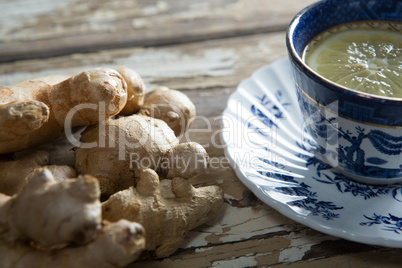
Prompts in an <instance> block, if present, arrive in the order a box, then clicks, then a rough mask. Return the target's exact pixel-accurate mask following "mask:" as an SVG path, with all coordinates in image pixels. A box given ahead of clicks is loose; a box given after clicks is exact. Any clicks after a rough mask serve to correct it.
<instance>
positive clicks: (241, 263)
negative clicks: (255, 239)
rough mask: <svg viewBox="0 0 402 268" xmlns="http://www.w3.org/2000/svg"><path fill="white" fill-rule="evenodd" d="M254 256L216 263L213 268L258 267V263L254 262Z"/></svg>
mask: <svg viewBox="0 0 402 268" xmlns="http://www.w3.org/2000/svg"><path fill="white" fill-rule="evenodd" d="M253 255H254V254H253ZM253 255H248V256H244V257H239V258H232V259H229V260H221V261H214V262H213V263H212V266H211V267H219V268H226V267H227V268H232V267H255V266H257V265H258V263H257V262H256V261H255V260H254V256H253Z"/></svg>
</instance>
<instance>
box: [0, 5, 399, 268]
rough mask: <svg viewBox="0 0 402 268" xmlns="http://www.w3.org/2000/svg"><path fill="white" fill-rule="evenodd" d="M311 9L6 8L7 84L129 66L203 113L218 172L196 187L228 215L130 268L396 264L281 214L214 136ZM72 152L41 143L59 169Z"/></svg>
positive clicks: (196, 134) (391, 256) (201, 137)
mask: <svg viewBox="0 0 402 268" xmlns="http://www.w3.org/2000/svg"><path fill="white" fill-rule="evenodd" d="M312 2H313V1H311V0H303V1H298V0H286V1H285V0H284V1H275V0H215V1H212V0H208V1H198V2H196V1H184V0H170V1H168V0H164V1H157V0H136V1H133V0H114V1H105V0H89V1H75V0H66V1H53V0H33V1H29V0H13V1H0V9H1V10H2V11H3V13H2V16H1V17H0V33H1V34H0V84H1V85H12V84H15V83H17V82H19V81H22V80H26V79H31V78H35V77H41V76H47V75H51V74H63V75H73V74H76V73H78V72H80V71H82V70H86V69H89V68H93V67H101V66H104V67H113V66H118V65H125V66H128V67H131V68H133V69H135V70H136V71H137V72H138V73H139V74H140V75H141V76H142V77H143V79H144V80H145V82H146V85H147V87H148V89H150V90H151V89H153V88H155V87H156V86H160V85H164V86H168V87H171V88H174V89H178V90H180V91H182V92H184V93H185V94H187V95H188V96H189V97H190V99H191V100H192V101H193V102H194V104H195V105H196V108H197V114H198V116H199V117H197V119H196V120H195V121H194V123H193V125H192V129H191V131H190V133H189V135H188V136H189V138H190V139H191V140H193V141H196V142H199V143H200V144H202V145H203V146H204V147H205V148H206V149H207V151H208V153H209V155H210V156H211V158H214V159H215V160H216V161H218V162H220V163H221V166H214V165H211V167H210V168H209V170H208V172H207V174H204V175H202V176H200V177H199V178H196V179H193V180H192V183H193V184H194V185H196V186H202V185H209V184H218V185H220V186H221V187H222V188H223V189H224V192H225V204H224V208H223V209H222V211H221V212H220V213H219V215H218V216H217V217H215V218H214V219H213V220H211V221H210V222H208V223H206V224H204V225H202V226H200V227H198V228H196V229H195V230H193V231H191V232H190V234H189V235H188V237H187V238H186V240H185V242H184V243H183V245H182V246H181V248H180V249H179V250H177V251H176V252H175V253H174V254H173V255H172V256H170V257H168V258H164V259H158V260H142V261H138V262H135V263H133V264H131V265H129V266H128V267H144V268H145V267H261V266H263V267H276V266H286V267H400V266H401V263H402V254H401V253H402V251H401V250H399V249H391V248H383V247H374V246H368V245H363V244H359V243H354V242H350V241H346V240H343V239H339V238H336V237H332V236H328V235H325V234H322V233H319V232H317V231H314V230H312V229H310V228H308V227H306V226H303V225H301V224H298V223H296V222H294V221H292V220H290V219H288V218H286V217H284V216H282V215H281V214H279V213H278V212H276V211H275V210H273V209H272V208H270V207H268V206H267V205H265V204H263V203H262V202H261V201H259V200H258V199H257V198H256V197H255V196H254V195H253V194H252V193H251V192H250V191H249V190H248V189H247V188H246V187H245V186H244V185H243V184H242V183H241V182H240V181H239V179H238V178H237V177H236V175H235V173H234V171H233V170H232V168H231V167H230V166H229V164H228V162H227V159H226V158H225V157H224V151H223V149H222V146H221V145H222V144H221V141H220V139H219V135H218V134H219V130H220V128H221V125H220V116H221V114H222V112H223V110H224V109H225V107H226V102H227V99H228V97H229V96H230V94H231V93H232V92H234V90H235V89H236V86H237V85H238V83H239V82H240V81H242V80H243V79H245V78H247V77H248V76H249V75H250V74H251V73H252V72H253V71H255V70H256V69H258V68H259V67H262V66H264V65H267V64H269V63H271V62H272V61H274V60H276V59H279V58H281V57H285V56H286V47H285V30H286V28H287V25H288V24H289V22H290V20H291V19H292V17H293V16H294V15H295V14H296V13H297V12H298V11H299V10H301V9H302V8H303V7H305V6H306V5H308V4H310V3H312ZM217 133H218V134H217ZM78 136H79V132H78V133H77V137H78ZM72 147H73V146H72V145H71V144H70V143H69V142H68V141H67V140H66V139H65V138H64V137H62V138H59V139H58V140H56V141H53V142H51V143H49V144H45V145H42V146H39V148H42V149H46V150H49V151H50V152H51V162H52V163H57V164H69V165H74V155H73V152H72V150H71V149H72ZM34 149H37V148H34ZM34 149H30V150H34ZM24 153H26V151H25V152H21V153H19V154H24Z"/></svg>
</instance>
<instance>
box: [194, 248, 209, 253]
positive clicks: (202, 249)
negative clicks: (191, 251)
mask: <svg viewBox="0 0 402 268" xmlns="http://www.w3.org/2000/svg"><path fill="white" fill-rule="evenodd" d="M211 249H213V247H209V248H196V249H195V253H200V252H205V251H208V250H211Z"/></svg>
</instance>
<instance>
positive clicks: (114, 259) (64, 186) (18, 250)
mask: <svg viewBox="0 0 402 268" xmlns="http://www.w3.org/2000/svg"><path fill="white" fill-rule="evenodd" d="M99 197H100V191H99V184H98V181H97V180H96V179H95V178H94V177H92V176H88V175H85V176H80V177H79V178H77V179H68V180H64V181H61V182H60V181H56V180H55V179H54V177H53V175H52V174H51V173H50V171H49V170H47V169H39V170H37V171H36V172H35V174H34V175H33V176H32V178H31V180H30V181H29V182H28V183H27V185H26V186H25V187H24V188H23V190H22V191H21V192H20V193H19V194H17V195H14V196H12V197H10V196H6V195H3V194H0V266H1V267H5V268H8V267H10V268H11V267H12V268H15V267H62V268H63V267H66V268H70V267H71V268H76V267H78V268H80V267H98V268H103V267H105V268H109V267H122V266H124V265H127V264H129V263H130V262H132V261H134V260H135V259H136V258H137V257H138V256H139V254H140V253H141V251H142V249H143V248H144V246H145V239H144V235H145V234H144V229H143V228H142V226H141V225H140V224H138V223H133V222H129V221H126V220H121V221H118V222H116V223H111V224H110V223H107V222H105V223H103V224H102V222H101V220H102V219H101V204H100V201H99ZM50 200H51V202H49V201H50Z"/></svg>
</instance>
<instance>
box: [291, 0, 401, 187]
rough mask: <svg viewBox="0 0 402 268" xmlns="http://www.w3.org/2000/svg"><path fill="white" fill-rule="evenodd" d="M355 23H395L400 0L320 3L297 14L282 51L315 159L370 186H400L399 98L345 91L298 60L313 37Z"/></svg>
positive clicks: (399, 12) (397, 20) (398, 18)
mask: <svg viewBox="0 0 402 268" xmlns="http://www.w3.org/2000/svg"><path fill="white" fill-rule="evenodd" d="M355 21H387V22H390V23H393V22H399V23H400V22H401V21H402V1H398V0H327V1H320V2H317V3H315V4H313V5H311V6H309V7H307V8H306V9H304V10H302V11H301V12H300V13H299V14H298V15H297V16H296V17H295V18H294V19H293V21H292V22H291V24H290V26H289V29H288V33H287V38H286V42H287V49H288V53H289V58H290V62H291V69H292V73H293V76H294V80H295V84H296V91H297V95H298V100H299V105H300V107H301V110H302V112H303V115H304V118H305V120H306V121H305V127H306V129H307V130H308V132H309V134H310V135H311V136H312V137H313V139H314V140H315V142H316V146H317V151H316V153H317V157H319V158H321V160H323V161H325V162H327V163H328V164H330V165H332V166H333V167H334V168H335V169H337V170H338V171H340V172H342V173H343V174H344V175H346V176H348V177H349V178H351V179H354V180H357V181H360V182H364V183H370V184H391V183H397V182H402V98H388V97H380V96H376V95H372V94H367V93H362V92H358V91H355V90H350V89H347V88H346V87H343V86H340V85H337V84H335V83H333V82H331V81H329V80H328V79H325V78H324V77H322V76H320V75H319V74H317V73H316V72H314V71H313V70H312V69H311V68H310V67H309V66H307V65H306V64H305V63H304V62H303V60H302V53H303V50H304V48H305V47H306V45H307V44H308V42H309V41H310V40H311V39H313V38H314V37H315V36H316V35H318V34H319V33H321V32H323V31H325V30H326V29H329V28H331V27H334V26H337V25H340V24H344V23H349V22H355ZM401 35H402V33H401ZM400 69H402V66H401V67H400ZM401 79H402V75H401Z"/></svg>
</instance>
